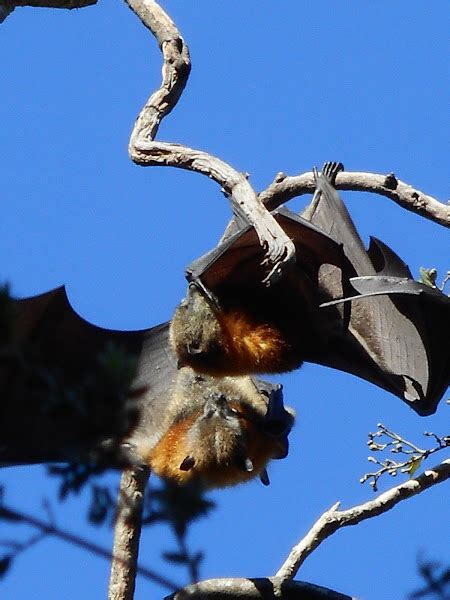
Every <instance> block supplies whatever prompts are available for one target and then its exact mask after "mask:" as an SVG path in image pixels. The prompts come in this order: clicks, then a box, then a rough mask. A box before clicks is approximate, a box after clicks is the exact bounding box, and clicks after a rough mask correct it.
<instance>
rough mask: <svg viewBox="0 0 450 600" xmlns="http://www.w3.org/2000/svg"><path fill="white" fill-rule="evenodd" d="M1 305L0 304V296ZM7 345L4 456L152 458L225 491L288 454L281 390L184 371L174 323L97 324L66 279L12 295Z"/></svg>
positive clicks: (0, 382)
mask: <svg viewBox="0 0 450 600" xmlns="http://www.w3.org/2000/svg"><path fill="white" fill-rule="evenodd" d="M0 304H1V303H0ZM8 312H9V313H10V314H9V318H8V319H6V318H2V317H4V316H5V314H6V311H5V310H2V309H1V308H0V321H2V322H4V323H6V322H7V321H9V322H10V325H11V326H10V327H9V328H8V327H4V328H3V330H4V331H6V330H7V329H10V334H9V335H7V336H4V337H3V339H2V340H1V341H2V344H1V347H0V349H1V353H0V389H1V390H2V405H1V412H0V415H1V416H0V440H1V443H0V463H1V464H2V465H7V464H21V463H30V462H54V461H72V462H76V461H80V460H83V461H95V462H100V463H102V464H107V465H108V464H112V465H115V466H124V465H130V464H131V465H139V464H147V465H149V466H150V468H151V469H152V470H153V471H154V472H156V473H157V474H158V475H160V476H161V477H165V478H168V479H171V480H174V481H176V482H178V483H180V484H183V483H187V482H190V481H193V480H195V481H199V482H200V483H201V484H202V485H204V486H205V487H221V486H226V485H234V484H236V483H239V482H241V481H247V480H249V479H251V478H253V477H255V476H257V475H259V476H260V478H261V481H262V482H263V483H265V484H268V476H267V471H266V466H267V463H268V462H269V460H270V459H272V458H284V457H285V456H286V455H287V453H288V435H289V432H290V429H291V427H292V425H293V422H294V413H293V411H292V409H288V410H286V408H285V407H284V404H283V395H282V390H281V386H279V385H277V384H271V383H267V382H264V381H261V380H257V379H253V378H251V377H226V378H222V379H220V378H219V379H217V378H211V377H209V376H203V375H199V374H197V373H195V372H194V371H193V370H192V369H190V368H189V367H186V368H182V369H177V365H176V359H175V356H174V355H173V352H172V350H171V348H170V344H169V340H168V335H169V324H168V323H165V324H162V325H158V326H156V327H153V328H150V329H146V330H141V331H114V330H110V329H103V328H100V327H96V326H95V325H92V324H91V323H88V322H87V321H85V320H84V319H82V318H81V317H80V316H79V315H78V314H77V313H76V312H75V311H74V310H73V308H72V306H71V305H70V302H69V300H68V297H67V294H66V291H65V288H64V287H59V288H57V289H54V290H51V291H49V292H47V293H44V294H41V295H39V296H35V297H32V298H26V299H23V300H11V301H10V303H9V305H8Z"/></svg>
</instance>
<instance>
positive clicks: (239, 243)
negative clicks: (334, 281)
mask: <svg viewBox="0 0 450 600" xmlns="http://www.w3.org/2000/svg"><path fill="white" fill-rule="evenodd" d="M272 214H273V216H274V217H275V219H276V221H277V222H278V223H279V224H280V225H281V227H282V228H283V230H284V231H285V232H286V233H287V235H288V236H289V237H290V238H291V239H292V241H293V242H294V244H295V248H296V258H297V264H299V265H302V266H306V268H307V269H309V270H315V271H317V269H318V268H319V266H320V265H321V264H323V263H330V264H333V265H339V266H341V265H342V261H343V260H345V256H344V254H343V251H342V245H341V244H340V243H338V242H336V241H335V240H334V239H332V238H331V237H330V236H329V235H327V234H326V233H324V232H323V231H321V230H320V229H318V228H317V227H315V225H314V224H313V223H309V222H308V221H306V220H305V219H303V218H301V217H299V216H298V215H296V214H294V213H292V212H290V211H289V210H287V209H285V208H280V209H278V210H276V211H274V212H273V213H272ZM263 260H264V251H263V249H262V248H261V244H260V242H259V240H258V237H257V235H256V232H255V230H254V229H253V227H250V226H246V227H244V228H242V229H241V230H239V231H238V232H236V233H234V234H233V235H231V236H230V237H229V238H228V239H227V240H226V241H224V242H223V243H222V244H220V245H219V246H218V247H216V248H214V249H213V250H211V252H208V253H207V254H205V255H204V256H202V257H201V258H199V259H197V260H196V261H194V262H193V263H191V264H190V265H189V267H188V269H187V271H186V275H187V278H188V280H189V281H199V280H200V281H201V283H202V284H203V286H204V287H205V288H207V289H208V290H211V291H214V290H215V289H216V288H217V287H218V286H223V285H226V286H229V287H239V286H240V285H244V286H247V287H248V286H250V285H257V286H258V285H260V284H261V281H262V280H263V279H264V278H265V276H266V275H267V273H266V271H265V265H264V264H263Z"/></svg>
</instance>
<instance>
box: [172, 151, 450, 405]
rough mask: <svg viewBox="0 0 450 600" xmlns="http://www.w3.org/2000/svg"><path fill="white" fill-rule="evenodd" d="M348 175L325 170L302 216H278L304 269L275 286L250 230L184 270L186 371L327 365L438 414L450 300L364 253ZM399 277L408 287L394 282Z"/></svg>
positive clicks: (448, 358)
mask: <svg viewBox="0 0 450 600" xmlns="http://www.w3.org/2000/svg"><path fill="white" fill-rule="evenodd" d="M340 168H342V166H341V165H338V164H336V163H327V164H326V165H325V167H324V170H323V172H322V174H321V175H320V176H319V177H317V187H316V192H315V194H314V198H313V200H312V202H311V204H310V206H309V207H308V208H307V209H306V210H305V212H304V213H303V217H304V218H303V219H300V218H299V217H297V216H296V215H294V214H293V213H290V212H289V211H286V209H282V210H281V211H276V212H275V213H274V216H275V218H276V219H277V220H278V221H279V223H280V224H281V226H282V227H283V228H284V229H285V231H287V232H288V233H289V236H290V237H291V239H293V241H294V243H295V245H296V250H297V264H296V266H295V267H294V268H293V269H292V271H291V272H290V273H289V274H288V276H287V277H285V278H284V279H282V280H281V281H279V282H277V283H276V284H275V285H273V286H272V287H271V288H265V287H263V285H262V284H261V283H260V282H261V281H262V279H263V277H262V276H261V270H262V267H261V254H260V250H259V248H258V242H257V240H256V239H255V237H256V236H255V234H254V232H253V230H251V229H250V228H248V227H246V228H242V229H240V230H239V231H238V232H236V233H234V234H233V235H232V236H231V237H230V238H229V239H228V240H226V241H225V242H224V243H223V244H221V245H219V247H217V248H215V249H214V250H212V251H211V252H210V253H208V254H206V255H205V256H204V257H202V258H200V259H198V260H197V261H195V262H194V263H192V265H190V266H189V267H188V269H187V279H188V281H189V282H190V285H189V289H188V293H187V297H186V299H185V300H184V301H183V302H182V303H181V304H180V306H179V307H178V308H177V310H176V312H175V315H174V317H173V319H172V325H171V341H172V345H173V347H174V349H175V352H176V354H177V356H178V358H179V361H180V364H183V365H186V364H187V365H190V366H192V367H193V368H194V369H196V370H198V371H201V372H205V373H214V374H216V375H222V376H223V375H224V374H235V373H244V372H246V373H264V372H282V371H289V370H291V369H293V368H296V367H298V366H300V365H301V363H302V362H303V361H310V362H314V363H318V364H322V365H326V366H330V367H333V368H336V369H339V370H342V371H346V372H349V373H352V374H354V375H357V376H359V377H362V378H363V379H366V380H368V381H370V382H372V383H374V384H376V385H378V386H379V387H382V388H384V389H386V390H387V391H389V392H391V393H393V394H395V395H396V396H398V397H399V398H401V399H402V400H404V401H406V402H407V403H408V404H409V406H411V407H412V408H413V409H414V410H415V411H416V412H417V413H418V414H420V415H427V414H431V413H433V412H434V411H435V410H436V407H437V404H438V402H439V400H440V398H441V397H442V395H443V393H444V392H445V389H446V388H447V386H448V384H449V379H450V344H449V343H448V340H449V339H450V299H449V298H447V297H446V296H444V295H443V294H441V293H440V292H438V291H437V290H431V288H427V286H424V285H421V284H418V283H416V282H413V281H412V278H411V274H410V273H409V270H407V267H406V265H404V263H403V262H402V261H401V260H400V259H399V258H398V257H397V256H396V255H395V254H394V253H393V252H392V251H391V250H389V249H387V247H386V246H384V245H383V246H381V244H378V246H377V248H378V251H377V250H376V249H375V246H376V243H373V244H372V245H371V248H370V249H369V251H368V252H366V250H365V248H364V246H363V243H362V242H361V239H360V238H359V236H358V233H357V231H356V229H355V227H354V225H353V223H352V221H351V218H350V216H349V214H348V212H347V209H346V208H345V206H344V205H343V203H342V201H341V199H340V198H339V196H338V194H337V192H336V190H335V189H334V188H333V187H332V183H333V182H334V178H335V176H336V174H337V172H338V171H339V170H340ZM380 248H384V252H381V258H380V251H379V250H380ZM383 261H384V262H383ZM380 269H383V270H381V272H379V271H380ZM394 271H395V276H396V277H397V278H399V277H400V279H402V281H403V284H402V285H397V286H395V285H394V286H393V285H392V283H393V282H392V280H391V281H390V283H389V285H388V284H387V283H386V274H387V273H390V274H391V277H392V276H393V272H394ZM358 292H360V294H359V293H358ZM418 292H419V293H418ZM342 299H348V300H350V299H351V302H350V301H348V302H343V303H342ZM336 301H339V303H341V305H340V304H339V303H338V302H336ZM445 340H447V341H445Z"/></svg>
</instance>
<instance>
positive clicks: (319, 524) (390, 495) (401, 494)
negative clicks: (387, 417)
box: [276, 459, 450, 580]
mask: <svg viewBox="0 0 450 600" xmlns="http://www.w3.org/2000/svg"><path fill="white" fill-rule="evenodd" d="M449 478H450V459H448V460H444V461H443V462H442V463H441V464H440V465H437V466H436V467H433V468H432V469H428V470H427V471H425V472H424V473H423V474H422V475H420V476H419V477H417V478H416V479H410V480H409V481H406V482H405V483H402V484H400V485H398V486H396V487H394V488H392V489H390V490H388V491H387V492H384V493H383V494H380V495H379V496H378V497H377V498H375V499H374V500H370V501H369V502H365V503H364V504H360V505H359V506H354V507H353V508H349V509H348V510H342V511H339V510H338V508H339V504H340V503H339V502H337V503H336V504H335V505H334V506H332V507H331V508H330V509H329V510H327V511H326V512H324V513H323V515H322V516H321V517H320V518H319V519H318V520H317V521H316V522H315V523H314V525H313V526H312V527H311V529H310V530H309V532H308V533H307V534H306V536H305V537H304V538H303V539H302V540H301V541H300V542H299V543H298V544H297V545H296V546H294V548H293V549H292V550H291V552H290V554H289V556H288V558H287V559H286V561H285V562H284V563H283V565H282V566H281V568H280V569H279V570H278V572H277V574H276V577H281V578H282V579H284V580H288V579H291V578H292V577H295V575H296V573H297V571H298V569H299V568H300V566H301V565H302V564H303V562H304V561H305V560H306V558H307V557H308V556H309V555H310V554H311V553H312V552H313V551H314V550H315V549H316V548H317V546H319V545H320V544H321V543H322V542H323V541H324V540H326V539H327V538H328V537H329V536H330V535H332V534H333V533H334V532H335V531H337V530H338V529H340V528H341V527H347V526H348V525H357V524H358V523H361V521H364V520H366V519H370V518H372V517H376V516H378V515H381V514H383V513H385V512H387V511H388V510H390V509H391V508H393V507H394V506H395V505H396V504H398V503H399V502H402V501H403V500H407V499H408V498H412V497H413V496H415V495H416V494H420V493H421V492H423V491H424V490H426V489H428V488H429V487H431V486H433V485H436V484H437V483H442V482H443V481H445V480H446V479H449Z"/></svg>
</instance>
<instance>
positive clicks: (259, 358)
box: [170, 210, 345, 376]
mask: <svg viewBox="0 0 450 600" xmlns="http://www.w3.org/2000/svg"><path fill="white" fill-rule="evenodd" d="M275 216H276V218H277V220H278V221H279V222H280V224H281V225H282V226H283V228H284V229H285V231H286V232H287V233H288V234H289V236H290V237H291V239H293V240H294V242H295V244H296V248H297V264H296V265H295V267H294V268H293V269H292V271H291V272H289V273H288V274H287V275H286V276H285V277H284V278H283V279H281V280H280V281H279V282H277V283H276V284H274V285H272V286H270V287H266V286H264V285H263V284H262V280H263V277H264V272H263V267H262V266H261V260H262V253H261V249H260V245H259V241H258V240H257V239H256V235H255V233H254V231H253V230H251V229H248V228H245V229H244V230H241V231H240V232H238V233H237V234H235V235H234V236H232V238H230V239H229V240H227V242H225V243H224V244H222V245H221V246H219V247H218V248H217V249H215V250H213V251H212V252H211V253H209V254H207V255H206V256H204V257H202V258H201V259H199V260H198V261H196V262H195V263H193V264H192V265H191V266H190V267H189V268H188V271H187V276H188V279H189V280H190V281H191V284H190V286H189V289H188V292H187V296H186V298H185V299H184V300H183V302H182V303H181V304H180V306H179V307H178V308H177V310H176V311H175V314H174V316H173V318H172V323H171V331H170V337H171V342H172V346H173V348H174V350H175V353H176V355H177V357H178V359H179V362H180V364H182V365H189V366H191V367H192V368H194V369H196V370H198V371H200V372H204V373H209V374H212V375H217V376H223V375H240V374H248V373H279V372H283V371H290V370H292V369H295V368H297V367H299V366H300V365H301V364H302V362H303V360H304V359H305V357H307V356H308V355H309V353H310V352H311V351H313V350H314V348H316V347H319V346H320V345H321V344H323V343H324V341H325V338H326V331H327V324H326V319H327V314H326V312H324V311H322V312H321V311H320V310H319V304H320V298H319V290H318V286H317V279H318V273H319V270H320V268H321V267H322V266H323V265H324V264H332V265H336V266H339V267H341V268H342V265H343V263H345V256H344V254H343V251H342V247H341V245H340V244H338V243H337V242H335V241H334V240H332V239H331V238H330V237H328V236H327V235H326V234H324V233H322V232H320V231H319V230H318V229H316V228H315V227H312V226H311V225H310V224H308V223H307V222H306V221H303V220H302V219H299V218H298V217H296V215H293V213H289V212H288V211H286V210H283V211H280V212H278V213H276V215H275Z"/></svg>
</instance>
